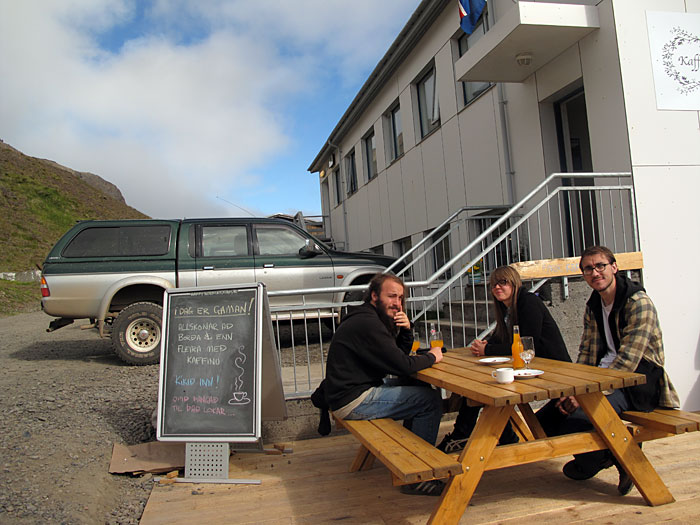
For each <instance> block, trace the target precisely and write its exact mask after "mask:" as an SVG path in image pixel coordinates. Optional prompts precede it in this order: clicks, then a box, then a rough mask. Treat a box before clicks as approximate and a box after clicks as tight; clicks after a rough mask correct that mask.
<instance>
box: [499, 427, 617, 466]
mask: <svg viewBox="0 0 700 525" xmlns="http://www.w3.org/2000/svg"><path fill="white" fill-rule="evenodd" d="M605 448H608V447H607V445H606V444H605V441H603V439H602V438H601V437H600V436H599V435H598V433H597V432H596V431H594V430H591V431H589V432H577V433H575V434H567V435H565V436H556V437H552V438H545V439H538V440H536V441H529V442H526V443H515V444H513V445H504V446H500V447H496V450H494V451H493V454H491V457H490V458H489V461H488V463H487V465H486V470H496V469H501V468H505V467H514V466H516V465H525V464H528V463H535V462H537V461H542V460H545V459H554V458H558V457H562V456H571V455H573V454H579V453H581V452H591V451H593V450H602V449H605Z"/></svg>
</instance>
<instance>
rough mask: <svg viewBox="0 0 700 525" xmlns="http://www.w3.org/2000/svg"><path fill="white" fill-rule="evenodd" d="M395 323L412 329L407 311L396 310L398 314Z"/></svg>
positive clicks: (395, 316) (400, 326)
mask: <svg viewBox="0 0 700 525" xmlns="http://www.w3.org/2000/svg"><path fill="white" fill-rule="evenodd" d="M394 323H395V324H396V326H398V327H399V328H405V329H406V330H410V329H411V321H409V320H408V316H407V315H406V312H396V315H394Z"/></svg>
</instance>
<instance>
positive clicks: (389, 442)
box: [343, 420, 433, 483]
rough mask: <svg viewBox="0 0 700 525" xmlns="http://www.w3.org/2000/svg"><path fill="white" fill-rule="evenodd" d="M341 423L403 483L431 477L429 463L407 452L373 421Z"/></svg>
mask: <svg viewBox="0 0 700 525" xmlns="http://www.w3.org/2000/svg"><path fill="white" fill-rule="evenodd" d="M343 425H344V426H345V428H347V429H348V430H349V431H350V432H351V433H352V434H353V435H354V436H355V437H356V438H357V439H358V441H359V442H360V443H362V444H363V445H364V446H365V447H367V449H368V450H369V451H370V452H371V453H372V454H374V456H376V457H377V458H378V459H379V461H381V462H382V463H383V464H384V465H386V467H387V468H388V469H389V470H390V471H391V472H392V473H393V474H394V475H395V476H396V477H397V478H399V479H400V480H402V481H403V482H404V483H416V482H418V481H423V480H426V479H432V477H433V470H432V468H431V467H430V466H429V465H427V464H426V463H425V462H423V461H422V460H420V458H417V457H416V456H414V455H413V454H410V453H407V451H406V449H405V448H403V447H401V446H400V445H398V444H397V443H396V441H394V440H393V439H392V438H391V437H389V436H387V435H386V434H385V433H384V432H383V431H382V430H381V429H380V428H378V427H377V426H375V424H374V422H373V421H365V420H352V421H346V420H343Z"/></svg>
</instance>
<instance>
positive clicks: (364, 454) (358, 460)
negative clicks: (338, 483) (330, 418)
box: [336, 420, 374, 472]
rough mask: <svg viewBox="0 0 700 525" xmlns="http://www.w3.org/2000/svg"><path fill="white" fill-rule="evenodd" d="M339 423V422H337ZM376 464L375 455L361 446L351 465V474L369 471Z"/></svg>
mask: <svg viewBox="0 0 700 525" xmlns="http://www.w3.org/2000/svg"><path fill="white" fill-rule="evenodd" d="M336 421H337V420H336ZM373 464H374V455H373V454H372V453H371V452H370V451H369V450H368V449H367V447H366V446H364V445H363V444H360V446H359V447H358V449H357V455H356V456H355V459H354V460H353V462H352V464H351V465H350V472H357V471H359V470H369V469H370V468H372V465H373Z"/></svg>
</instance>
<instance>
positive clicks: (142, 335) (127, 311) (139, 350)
mask: <svg viewBox="0 0 700 525" xmlns="http://www.w3.org/2000/svg"><path fill="white" fill-rule="evenodd" d="M162 319H163V308H162V307H161V306H160V305H158V304H155V303H149V302H141V303H134V304H131V305H129V306H127V307H126V308H124V309H123V310H122V311H121V312H119V315H118V316H117V318H116V319H115V320H114V322H113V323H112V346H113V347H114V351H115V352H116V354H117V355H118V356H119V358H120V359H121V360H122V361H126V362H127V363H129V364H132V365H152V364H155V363H157V362H158V361H159V360H160V338H161V323H162Z"/></svg>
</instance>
